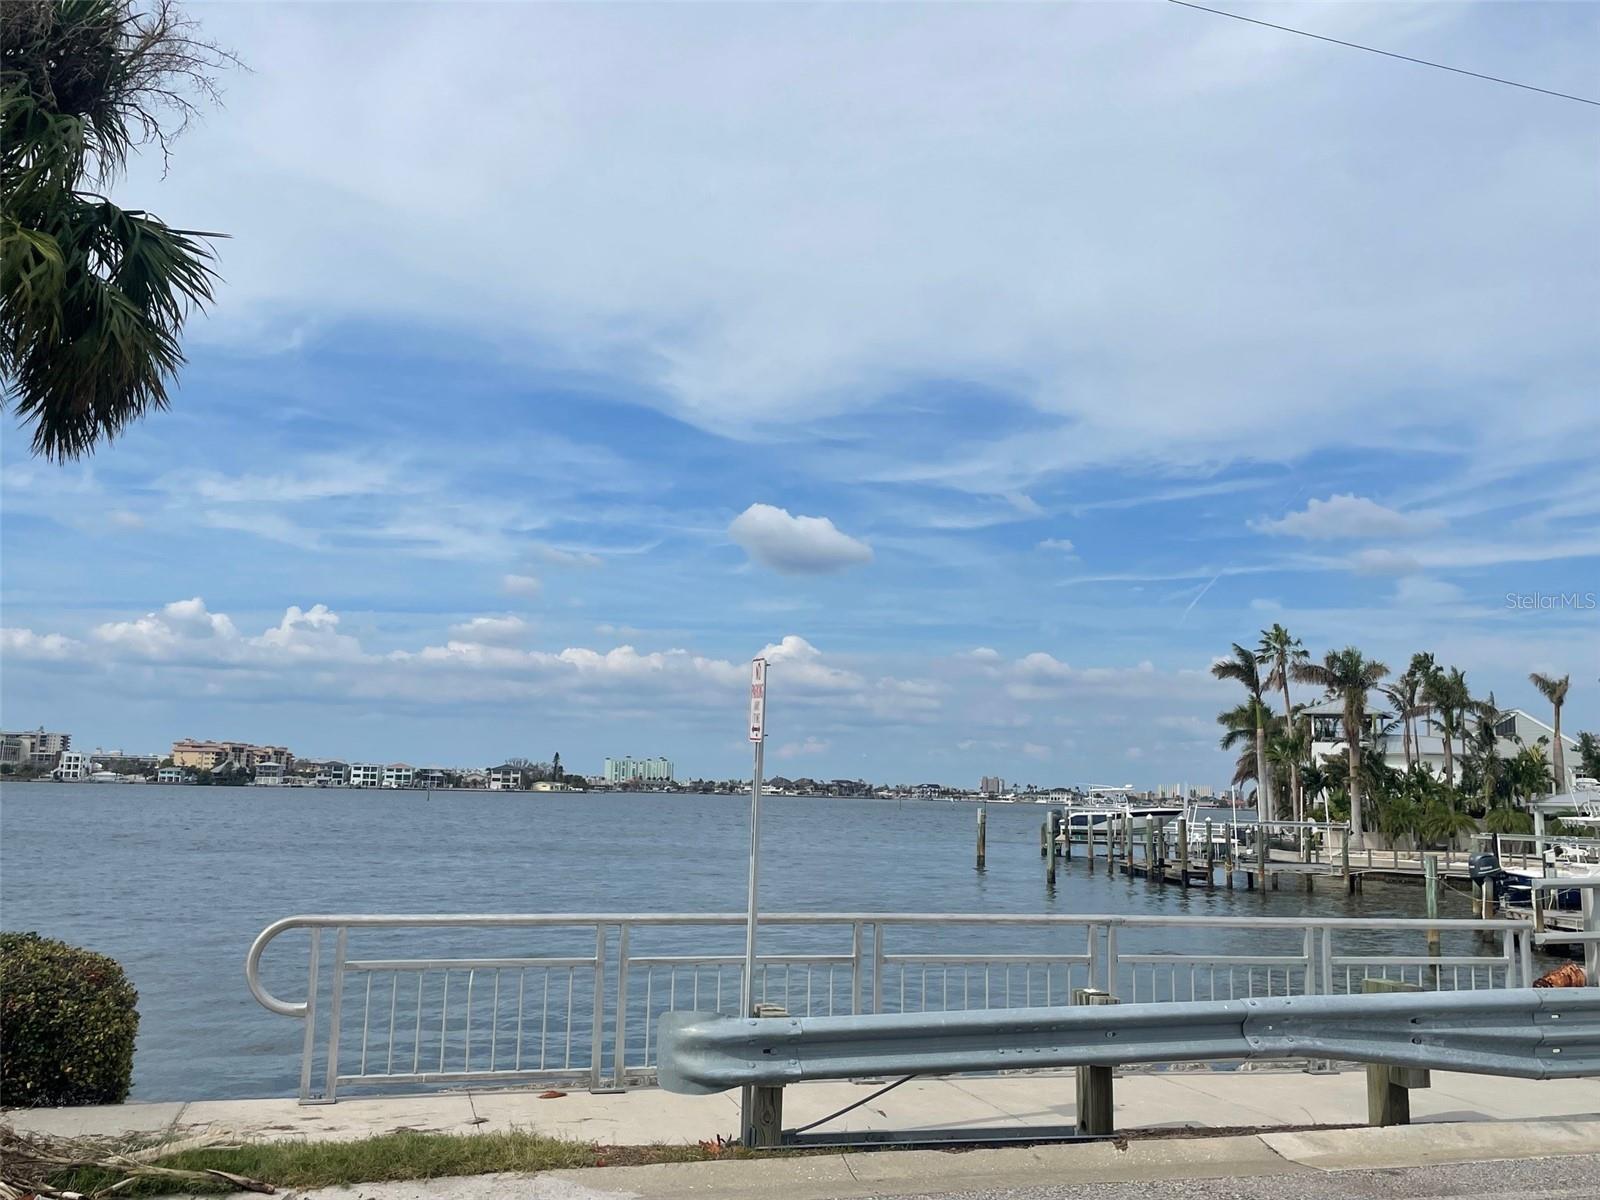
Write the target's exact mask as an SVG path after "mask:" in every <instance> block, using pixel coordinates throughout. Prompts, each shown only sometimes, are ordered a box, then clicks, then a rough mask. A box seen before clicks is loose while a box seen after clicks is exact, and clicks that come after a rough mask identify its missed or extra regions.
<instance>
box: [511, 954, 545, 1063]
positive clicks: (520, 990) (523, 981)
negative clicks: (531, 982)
mask: <svg viewBox="0 0 1600 1200" xmlns="http://www.w3.org/2000/svg"><path fill="white" fill-rule="evenodd" d="M548 977H549V976H548V973H547V974H546V978H548ZM527 998H528V968H527V967H523V968H522V969H521V970H520V971H518V972H517V1061H516V1069H517V1070H518V1071H520V1070H522V1021H523V1016H522V1013H523V1005H524V1003H525V1002H526V1000H527Z"/></svg>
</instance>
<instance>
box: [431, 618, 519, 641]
mask: <svg viewBox="0 0 1600 1200" xmlns="http://www.w3.org/2000/svg"><path fill="white" fill-rule="evenodd" d="M527 633H528V623H527V622H526V621H524V620H523V619H522V618H521V617H517V616H504V617H473V618H472V620H470V621H463V622H462V623H461V624H459V625H452V626H450V636H451V638H453V639H454V640H456V641H459V642H472V643H475V644H477V645H481V646H515V645H516V644H517V643H518V642H520V641H522V639H523V638H524V637H525V636H527Z"/></svg>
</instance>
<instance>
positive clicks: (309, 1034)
mask: <svg viewBox="0 0 1600 1200" xmlns="http://www.w3.org/2000/svg"><path fill="white" fill-rule="evenodd" d="M321 962H322V930H321V929H320V928H319V927H318V926H316V925H313V926H312V927H311V960H310V965H309V966H308V967H307V968H306V1015H305V1022H306V1033H305V1045H304V1047H303V1048H302V1050H301V1052H300V1103H301V1104H316V1103H318V1100H319V1097H315V1096H313V1095H312V1094H311V1059H312V1057H313V1056H314V1055H315V1054H316V1052H317V971H318V970H319V968H320V966H321Z"/></svg>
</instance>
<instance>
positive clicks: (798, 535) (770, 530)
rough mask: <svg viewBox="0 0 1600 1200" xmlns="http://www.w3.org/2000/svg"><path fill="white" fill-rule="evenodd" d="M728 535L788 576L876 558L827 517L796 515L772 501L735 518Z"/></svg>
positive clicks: (751, 507) (824, 570)
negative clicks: (776, 506)
mask: <svg viewBox="0 0 1600 1200" xmlns="http://www.w3.org/2000/svg"><path fill="white" fill-rule="evenodd" d="M728 536H729V537H731V538H732V539H733V540H734V541H735V542H737V543H738V544H739V545H740V546H742V547H743V548H744V550H745V552H746V553H747V554H749V555H750V557H751V558H753V559H755V560H756V561H757V562H759V563H761V564H762V565H764V566H768V567H771V568H772V569H773V570H775V571H781V572H783V573H784V574H786V575H813V574H819V573H822V572H826V571H839V570H843V569H844V568H846V567H852V566H856V565H858V564H860V563H865V562H871V561H872V548H871V547H870V546H868V545H867V544H866V543H865V542H862V541H858V540H857V539H855V538H853V537H850V536H849V535H848V534H845V533H841V532H840V531H839V530H838V529H836V528H835V527H834V524H833V522H832V521H830V520H828V518H827V517H795V516H790V515H789V511H788V510H787V509H783V508H775V507H774V506H772V505H770V504H752V505H751V506H750V507H749V508H747V509H745V510H744V512H742V513H740V514H739V515H738V516H737V517H735V518H734V519H733V522H732V524H730V525H729V526H728Z"/></svg>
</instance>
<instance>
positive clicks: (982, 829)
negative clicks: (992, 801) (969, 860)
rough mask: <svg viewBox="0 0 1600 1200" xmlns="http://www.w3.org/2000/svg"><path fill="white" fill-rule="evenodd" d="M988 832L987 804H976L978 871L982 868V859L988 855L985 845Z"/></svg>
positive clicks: (983, 863)
mask: <svg viewBox="0 0 1600 1200" xmlns="http://www.w3.org/2000/svg"><path fill="white" fill-rule="evenodd" d="M988 832H989V806H988V805H987V804H980V805H978V870H980V871H981V870H983V869H984V865H985V862H984V860H985V859H986V858H987V857H988V852H987V845H986V843H987V841H988Z"/></svg>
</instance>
